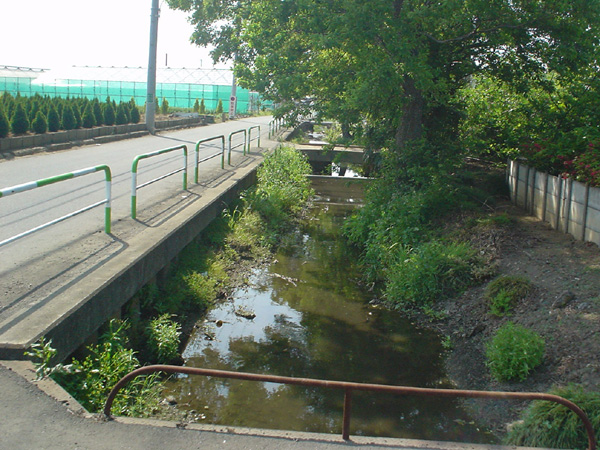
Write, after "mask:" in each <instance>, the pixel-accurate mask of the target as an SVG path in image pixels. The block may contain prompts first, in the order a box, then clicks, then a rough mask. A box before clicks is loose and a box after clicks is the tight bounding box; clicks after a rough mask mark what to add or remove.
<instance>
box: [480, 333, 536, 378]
mask: <svg viewBox="0 0 600 450" xmlns="http://www.w3.org/2000/svg"><path fill="white" fill-rule="evenodd" d="M544 347H545V345H544V339H543V338H542V337H541V336H539V335H538V334H537V333H535V332H534V331H531V330H529V329H527V328H525V327H523V326H521V325H516V324H514V323H512V322H507V323H506V324H504V325H503V326H502V327H500V328H499V329H498V331H497V332H496V334H495V335H494V337H493V338H492V339H491V340H490V341H489V342H488V344H487V345H486V357H487V366H488V367H489V369H490V371H491V373H492V375H493V377H494V378H496V379H497V380H499V381H511V380H518V381H523V380H525V379H526V378H527V377H528V376H529V374H530V373H531V372H532V371H533V370H534V369H535V368H536V367H538V366H539V365H540V364H541V363H542V361H543V358H544Z"/></svg>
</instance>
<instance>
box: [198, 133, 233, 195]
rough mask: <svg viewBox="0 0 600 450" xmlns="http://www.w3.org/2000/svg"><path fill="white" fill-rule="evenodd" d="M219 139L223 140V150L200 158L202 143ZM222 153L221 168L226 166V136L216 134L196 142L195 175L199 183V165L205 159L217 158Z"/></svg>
mask: <svg viewBox="0 0 600 450" xmlns="http://www.w3.org/2000/svg"><path fill="white" fill-rule="evenodd" d="M217 139H220V140H221V151H220V152H219V153H215V154H213V155H210V156H207V157H206V158H203V159H200V145H202V144H206V143H207V142H210V141H216V140H217ZM219 155H221V169H224V168H225V136H223V135H220V136H215V137H211V138H207V139H202V140H200V141H198V142H196V163H195V176H194V181H195V183H196V184H198V165H199V164H200V163H202V162H204V161H208V160H209V159H212V158H215V157H217V156H219Z"/></svg>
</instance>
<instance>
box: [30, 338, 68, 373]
mask: <svg viewBox="0 0 600 450" xmlns="http://www.w3.org/2000/svg"><path fill="white" fill-rule="evenodd" d="M25 356H27V357H29V358H31V361H32V362H33V364H34V366H35V373H36V375H37V379H38V380H41V379H42V378H45V377H49V376H50V375H52V374H54V373H59V372H62V371H65V370H68V369H69V368H68V367H65V366H63V365H62V364H58V365H53V364H52V360H53V359H54V357H55V356H56V349H55V348H53V347H52V339H50V340H49V341H46V337H45V336H42V337H41V338H40V339H39V340H38V341H37V342H35V343H33V344H31V347H30V348H29V350H27V351H26V352H25Z"/></svg>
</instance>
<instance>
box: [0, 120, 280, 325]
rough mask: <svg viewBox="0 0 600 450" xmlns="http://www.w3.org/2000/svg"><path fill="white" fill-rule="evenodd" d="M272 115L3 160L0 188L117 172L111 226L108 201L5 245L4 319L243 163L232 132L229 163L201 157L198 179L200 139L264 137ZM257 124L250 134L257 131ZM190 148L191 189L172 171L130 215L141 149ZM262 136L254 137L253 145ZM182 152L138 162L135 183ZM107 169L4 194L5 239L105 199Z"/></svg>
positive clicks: (0, 297) (1, 266)
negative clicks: (90, 169) (77, 173)
mask: <svg viewBox="0 0 600 450" xmlns="http://www.w3.org/2000/svg"><path fill="white" fill-rule="evenodd" d="M270 120H271V118H270V117H267V116H264V117H254V118H247V119H241V120H236V121H229V122H225V123H219V124H213V125H209V126H203V127H197V128H190V129H185V130H178V131H166V132H161V133H160V134H159V135H157V136H146V137H142V138H137V139H129V140H124V141H118V142H113V143H107V144H102V145H93V146H83V147H78V148H73V149H70V150H65V151H60V152H53V153H42V154H35V155H31V156H26V157H18V158H15V159H12V160H0V188H1V189H4V188H6V187H12V186H15V185H20V184H23V183H28V182H32V181H37V180H41V179H46V178H50V177H55V176H58V175H60V174H64V173H70V172H74V171H77V170H81V169H84V168H88V167H94V166H99V165H103V164H105V165H108V166H109V167H110V169H111V172H112V233H111V234H110V235H107V234H106V233H104V214H105V212H104V205H101V206H98V207H96V208H94V209H92V210H90V211H87V212H84V213H82V214H79V215H77V216H75V217H73V218H70V219H68V220H65V221H63V222H60V223H58V224H56V225H53V226H51V227H48V228H45V229H43V230H41V231H39V232H36V233H35V234H32V235H29V236H26V237H23V238H21V239H19V240H17V241H15V242H11V243H9V244H7V245H3V246H1V247H0V324H1V323H2V320H3V319H5V318H7V317H10V316H12V315H14V314H15V312H18V310H21V309H24V308H27V307H28V306H31V305H34V304H36V303H39V302H40V301H43V299H45V298H47V297H48V296H50V295H52V294H53V293H56V292H58V291H59V290H60V289H61V287H62V286H64V285H65V284H66V283H69V282H70V281H71V280H73V279H74V278H75V277H77V276H79V275H80V274H81V273H82V271H83V270H84V269H83V267H93V266H95V265H99V264H102V262H103V261H104V260H105V259H106V258H108V257H110V255H114V254H115V253H116V252H119V250H120V249H122V248H124V246H125V245H126V242H127V239H128V237H130V236H132V235H135V234H136V233H140V232H142V231H143V230H144V229H146V228H148V227H153V226H156V225H157V224H159V223H161V222H163V221H165V220H168V219H169V217H171V216H172V215H174V214H177V211H178V210H180V209H181V208H185V207H186V206H189V205H190V204H192V203H193V202H194V201H195V200H197V199H198V198H199V197H200V196H201V195H202V190H203V189H205V188H206V187H209V186H215V185H217V184H219V182H220V181H222V180H224V179H226V178H227V177H229V176H231V174H232V171H233V169H234V167H235V165H238V164H243V161H244V156H243V149H242V146H241V145H239V144H241V141H242V139H243V135H241V134H238V135H236V136H234V139H233V140H232V144H233V146H234V147H236V146H237V147H236V148H234V149H233V151H232V157H231V163H232V166H228V165H227V158H226V159H225V169H222V168H221V158H220V157H215V158H212V159H210V160H208V161H206V162H203V163H201V164H200V170H199V184H195V182H194V165H195V164H194V160H195V156H194V153H195V143H196V142H197V141H199V140H201V139H206V138H210V137H215V136H219V135H225V138H226V147H227V146H228V136H229V134H230V133H232V132H235V131H238V130H243V129H245V130H247V129H248V128H250V127H253V126H257V125H258V126H260V127H261V139H263V142H264V141H266V138H267V135H268V123H269V121H270ZM256 131H257V130H253V133H254V134H253V138H256V136H257V135H256ZM178 145H186V146H187V147H188V163H187V166H188V189H187V190H183V173H176V174H173V175H171V176H169V177H167V178H165V179H162V180H160V181H157V182H155V183H153V184H150V185H148V186H146V187H143V188H141V189H138V191H137V219H136V220H133V219H132V218H131V217H130V215H131V191H132V187H131V185H132V181H131V179H132V176H131V169H132V162H133V160H134V158H135V157H136V156H137V155H141V154H145V153H149V152H154V151H157V150H161V149H166V148H171V147H175V146H178ZM256 146H257V141H256V140H254V141H253V142H252V147H256ZM219 151H220V142H219V141H212V142H210V143H209V146H202V147H201V152H200V159H202V158H204V157H206V156H209V155H213V154H216V153H218V152H219ZM183 161H184V159H183V151H182V150H181V151H174V152H170V153H167V154H163V155H159V156H156V157H152V158H149V159H143V160H141V161H140V163H139V166H138V180H137V184H138V185H140V184H143V183H146V182H148V181H150V180H152V179H154V178H157V177H160V176H162V175H164V174H167V173H169V172H172V171H174V170H177V169H180V168H182V167H183V165H184V164H183ZM105 184H106V183H105V181H104V172H97V173H93V174H89V175H85V176H82V177H78V178H73V179H69V180H66V181H61V182H58V183H54V184H51V185H47V186H43V187H40V188H36V189H33V190H30V191H27V192H22V193H18V194H14V195H9V196H5V197H0V241H3V240H5V239H8V238H10V237H12V236H14V235H17V234H19V233H22V232H24V231H26V230H29V229H31V228H34V227H37V226H39V225H41V224H44V223H46V222H48V221H51V220H54V219H56V218H59V217H62V216H64V215H66V214H69V213H71V212H73V211H77V210H79V209H81V208H85V207H86V206H88V205H91V204H94V203H96V202H100V201H102V200H104V199H105V198H106V192H105Z"/></svg>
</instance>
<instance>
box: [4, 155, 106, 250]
mask: <svg viewBox="0 0 600 450" xmlns="http://www.w3.org/2000/svg"><path fill="white" fill-rule="evenodd" d="M99 171H103V172H104V178H105V182H106V183H105V184H106V198H105V199H104V200H101V201H99V202H96V203H94V204H92V205H89V206H86V207H84V208H81V209H79V210H77V211H74V212H72V213H69V214H66V215H64V216H62V217H59V218H58V219H54V220H52V221H50V222H47V223H45V224H42V225H39V226H37V227H35V228H32V229H30V230H27V231H25V232H23V233H20V234H17V235H16V236H13V237H11V238H8V239H5V240H3V241H1V242H0V247H1V246H3V245H6V244H9V243H10V242H14V241H16V240H17V239H20V238H22V237H25V236H28V235H30V234H32V233H35V232H36V231H39V230H42V229H44V228H47V227H49V226H52V225H54V224H57V223H59V222H62V221H63V220H66V219H69V218H71V217H74V216H76V215H78V214H81V213H83V212H85V211H89V210H90V209H92V208H95V207H96V206H100V205H104V204H105V205H106V206H105V212H104V231H105V232H106V233H107V234H108V233H110V225H111V224H110V217H111V183H112V175H111V172H110V167H108V166H107V165H100V166H96V167H88V168H86V169H81V170H76V171H75V172H70V173H64V174H61V175H56V176H53V177H50V178H44V179H42V180H37V181H31V182H29V183H24V184H19V185H17V186H12V187H7V188H3V189H0V198H2V197H7V196H9V195H13V194H18V193H21V192H25V191H30V190H32V189H36V188H40V187H43V186H48V185H50V184H54V183H59V182H61V181H66V180H70V179H72V178H77V177H81V176H84V175H89V174H92V173H96V172H99Z"/></svg>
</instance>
